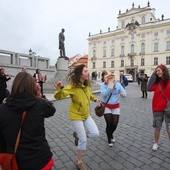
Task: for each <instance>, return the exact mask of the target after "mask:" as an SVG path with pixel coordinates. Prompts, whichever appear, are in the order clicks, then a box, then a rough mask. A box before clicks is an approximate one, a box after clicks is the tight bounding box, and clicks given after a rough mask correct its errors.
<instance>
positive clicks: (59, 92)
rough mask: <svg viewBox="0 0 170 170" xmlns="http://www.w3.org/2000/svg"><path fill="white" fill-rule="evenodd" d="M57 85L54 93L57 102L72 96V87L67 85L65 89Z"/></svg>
mask: <svg viewBox="0 0 170 170" xmlns="http://www.w3.org/2000/svg"><path fill="white" fill-rule="evenodd" d="M59 83H60V82H59ZM59 83H58V84H57V86H56V91H55V93H54V98H55V99H57V100H61V99H64V98H66V97H67V96H68V95H73V94H74V93H73V91H72V86H71V85H70V84H69V85H67V86H66V87H63V86H62V85H59Z"/></svg>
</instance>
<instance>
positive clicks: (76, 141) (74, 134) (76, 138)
mask: <svg viewBox="0 0 170 170" xmlns="http://www.w3.org/2000/svg"><path fill="white" fill-rule="evenodd" d="M73 137H74V138H75V141H74V143H75V145H76V146H78V141H79V138H78V136H77V133H76V132H73Z"/></svg>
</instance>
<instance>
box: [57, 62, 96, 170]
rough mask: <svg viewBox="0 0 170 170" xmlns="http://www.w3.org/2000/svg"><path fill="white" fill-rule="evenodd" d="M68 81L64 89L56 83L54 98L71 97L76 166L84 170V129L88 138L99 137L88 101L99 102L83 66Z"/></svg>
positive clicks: (70, 117) (76, 69) (70, 114)
mask: <svg viewBox="0 0 170 170" xmlns="http://www.w3.org/2000/svg"><path fill="white" fill-rule="evenodd" d="M68 81H69V84H68V85H67V86H66V87H64V86H63V84H62V82H61V81H59V82H58V83H57V85H56V91H55V93H54V97H55V98H56V99H58V100H59V99H63V98H65V97H67V96H68V95H70V97H71V104H70V107H69V119H70V120H71V122H72V124H73V127H74V129H75V132H74V133H73V136H74V137H75V144H76V145H77V162H76V165H77V167H78V168H79V169H80V170H85V169H86V167H85V165H84V163H83V153H84V151H85V150H86V145H87V135H86V131H85V128H86V129H87V131H88V137H92V138H95V137H97V136H99V130H98V128H97V126H96V124H95V122H94V120H93V119H92V117H91V115H90V109H89V108H90V100H91V101H94V102H99V100H98V99H97V98H95V97H94V96H93V94H92V92H91V88H90V81H89V72H88V70H87V68H86V66H85V65H83V64H82V65H79V66H77V67H76V68H75V69H74V70H73V71H72V72H70V74H69V75H68Z"/></svg>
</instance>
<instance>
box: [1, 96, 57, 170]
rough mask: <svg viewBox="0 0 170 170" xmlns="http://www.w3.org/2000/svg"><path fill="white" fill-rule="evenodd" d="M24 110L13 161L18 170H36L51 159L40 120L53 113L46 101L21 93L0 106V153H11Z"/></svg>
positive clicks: (42, 122)
mask: <svg viewBox="0 0 170 170" xmlns="http://www.w3.org/2000/svg"><path fill="white" fill-rule="evenodd" d="M24 111H26V117H25V120H24V123H23V128H22V132H21V138H20V143H19V147H18V150H17V153H16V158H17V161H18V165H19V169H20V170H39V169H41V168H43V167H44V166H45V165H46V164H47V163H48V161H49V160H50V159H51V157H52V152H51V151H50V148H49V146H48V143H47V140H46V138H45V127H44V118H47V117H50V116H53V115H54V113H55V107H54V106H53V105H52V104H51V103H50V102H49V101H46V100H44V99H40V98H36V97H32V96H29V95H26V94H23V93H22V94H18V95H16V96H14V97H13V98H12V99H9V100H8V101H7V103H6V104H3V105H1V106H0V152H1V153H2V152H7V153H13V151H14V146H15V141H16V136H17V134H18V131H19V128H20V125H21V117H22V113H23V112H24Z"/></svg>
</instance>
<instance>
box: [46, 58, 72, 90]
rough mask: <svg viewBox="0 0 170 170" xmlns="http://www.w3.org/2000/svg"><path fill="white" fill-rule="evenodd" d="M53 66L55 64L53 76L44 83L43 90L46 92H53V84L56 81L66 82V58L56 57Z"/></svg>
mask: <svg viewBox="0 0 170 170" xmlns="http://www.w3.org/2000/svg"><path fill="white" fill-rule="evenodd" d="M55 66H56V72H55V76H54V78H53V79H51V81H49V82H47V83H44V91H45V92H46V93H54V91H55V88H54V85H55V84H56V83H57V82H58V81H62V83H63V84H64V85H66V84H67V75H68V73H69V71H68V58H67V57H66V58H62V57H59V58H58V59H57V63H56V64H55Z"/></svg>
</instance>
